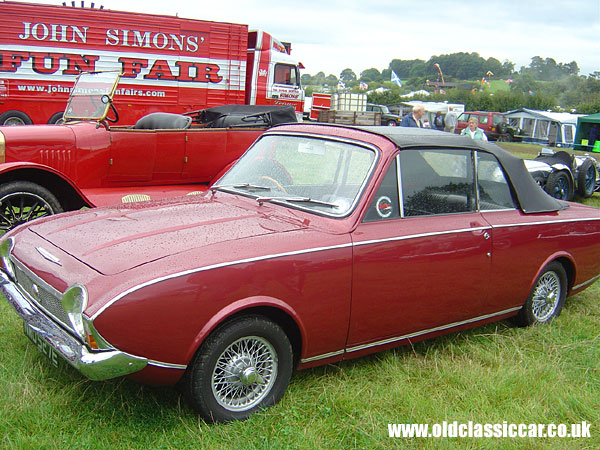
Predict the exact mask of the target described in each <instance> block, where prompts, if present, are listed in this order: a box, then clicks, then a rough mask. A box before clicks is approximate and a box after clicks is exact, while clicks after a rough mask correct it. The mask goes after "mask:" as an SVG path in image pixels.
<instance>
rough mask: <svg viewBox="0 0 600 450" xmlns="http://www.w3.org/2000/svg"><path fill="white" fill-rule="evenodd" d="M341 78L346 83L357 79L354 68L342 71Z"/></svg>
mask: <svg viewBox="0 0 600 450" xmlns="http://www.w3.org/2000/svg"><path fill="white" fill-rule="evenodd" d="M340 80H342V81H343V82H345V83H348V82H353V81H356V74H355V73H354V71H353V70H352V69H344V70H342V73H340Z"/></svg>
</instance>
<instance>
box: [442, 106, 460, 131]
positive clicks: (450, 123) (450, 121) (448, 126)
mask: <svg viewBox="0 0 600 450" xmlns="http://www.w3.org/2000/svg"><path fill="white" fill-rule="evenodd" d="M444 124H445V126H444V130H446V131H447V132H448V133H454V130H455V129H456V125H458V118H457V117H456V113H455V112H454V111H453V108H452V106H450V107H448V112H447V113H446V117H445V118H444Z"/></svg>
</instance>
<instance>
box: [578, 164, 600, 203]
mask: <svg viewBox="0 0 600 450" xmlns="http://www.w3.org/2000/svg"><path fill="white" fill-rule="evenodd" d="M595 190H596V167H595V165H594V162H593V161H592V160H591V159H586V160H585V161H584V162H583V164H582V165H581V166H580V167H579V170H578V172H577V193H578V194H579V195H580V196H581V197H583V198H588V197H591V196H592V195H593V194H594V191H595Z"/></svg>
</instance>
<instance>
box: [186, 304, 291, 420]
mask: <svg viewBox="0 0 600 450" xmlns="http://www.w3.org/2000/svg"><path fill="white" fill-rule="evenodd" d="M292 368H293V352H292V346H291V344H290V341H289V339H288V337H287V335H286V334H285V332H284V331H283V330H282V329H281V327H280V326H279V325H277V324H276V323H275V322H272V321H271V320H269V319H266V318H264V317H262V316H246V317H242V318H239V319H236V320H233V321H231V322H228V323H226V324H225V325H223V326H222V327H221V328H219V329H217V330H216V331H215V332H214V333H213V334H211V335H210V336H209V337H208V338H207V339H206V341H205V342H204V343H203V344H202V346H201V347H200V349H199V350H198V352H197V354H196V356H195V357H194V359H193V361H192V363H191V364H190V366H189V367H188V369H187V372H186V374H185V376H184V379H183V380H182V383H183V385H182V386H181V387H182V388H183V392H184V395H185V396H186V397H187V400H188V401H189V403H190V404H191V405H192V407H193V408H194V409H195V410H196V411H197V412H198V413H199V414H200V415H201V416H202V417H203V418H204V419H205V420H207V421H210V422H228V421H232V420H244V419H247V418H248V417H249V416H250V415H252V414H253V413H254V412H256V411H258V410H260V409H263V408H266V407H269V406H272V405H274V404H275V403H277V402H278V401H279V400H280V399H281V397H282V396H283V394H284V392H285V390H286V388H287V386H288V384H289V382H290V378H291V375H292Z"/></svg>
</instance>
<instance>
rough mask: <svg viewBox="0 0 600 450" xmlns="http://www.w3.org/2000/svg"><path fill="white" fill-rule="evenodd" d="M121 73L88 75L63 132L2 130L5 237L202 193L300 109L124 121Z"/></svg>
mask: <svg viewBox="0 0 600 450" xmlns="http://www.w3.org/2000/svg"><path fill="white" fill-rule="evenodd" d="M118 82H119V73H118V72H100V73H83V74H81V75H80V76H79V77H78V79H77V82H76V84H75V87H74V88H73V90H72V92H71V97H70V100H69V102H68V104H67V107H66V109H65V119H66V123H65V124H62V125H29V126H4V127H0V234H2V233H3V232H5V231H7V230H10V229H12V228H14V227H15V226H17V225H20V224H21V223H24V222H28V221H30V220H33V219H36V218H39V217H43V216H47V215H51V214H55V213H58V212H62V211H71V210H75V209H80V208H82V207H85V206H87V207H93V206H100V205H110V204H115V203H123V202H131V201H139V200H150V199H152V200H157V199H162V198H167V197H176V196H181V195H187V194H190V193H197V192H201V191H204V190H206V189H207V187H208V185H209V184H210V182H211V181H212V180H213V179H214V178H215V177H217V176H218V175H219V174H220V173H221V172H222V171H223V170H224V168H225V167H227V166H228V165H230V164H231V163H232V162H233V161H235V160H237V158H238V157H239V156H240V155H241V154H242V153H243V152H244V151H245V150H246V149H247V148H248V147H249V146H250V144H251V143H252V142H254V140H255V139H256V138H257V137H258V136H260V135H261V134H262V133H263V132H264V131H265V130H266V129H267V128H268V127H269V126H271V125H273V124H275V123H285V122H294V121H295V120H296V114H295V111H294V109H293V107H291V106H277V105H271V106H259V105H227V106H223V107H215V108H209V109H205V110H200V111H197V112H191V113H188V114H187V115H180V114H172V113H152V114H149V115H146V116H144V117H142V118H141V119H139V120H138V121H137V122H136V123H135V124H134V125H131V126H125V125H117V126H114V125H110V124H109V122H110V121H115V119H118V113H117V111H118V109H117V108H116V107H115V105H113V104H112V95H113V94H114V92H115V91H116V89H117V86H118Z"/></svg>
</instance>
